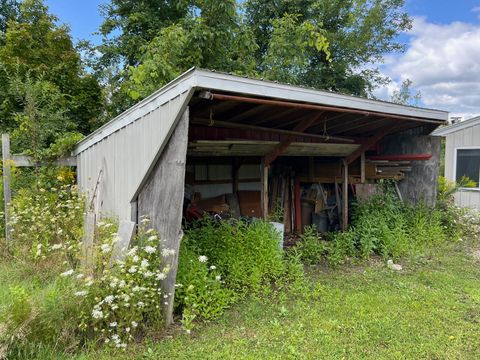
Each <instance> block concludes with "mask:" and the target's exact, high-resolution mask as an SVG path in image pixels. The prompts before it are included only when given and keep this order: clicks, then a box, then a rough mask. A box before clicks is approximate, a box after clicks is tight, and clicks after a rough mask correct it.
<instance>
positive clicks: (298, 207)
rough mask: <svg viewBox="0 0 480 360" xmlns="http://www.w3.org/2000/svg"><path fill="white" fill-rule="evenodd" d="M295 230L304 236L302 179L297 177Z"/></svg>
mask: <svg viewBox="0 0 480 360" xmlns="http://www.w3.org/2000/svg"><path fill="white" fill-rule="evenodd" d="M294 192H295V230H297V233H299V234H302V233H303V231H302V230H303V229H302V204H301V201H300V197H301V196H302V194H301V192H300V179H299V178H298V177H295V191H294Z"/></svg>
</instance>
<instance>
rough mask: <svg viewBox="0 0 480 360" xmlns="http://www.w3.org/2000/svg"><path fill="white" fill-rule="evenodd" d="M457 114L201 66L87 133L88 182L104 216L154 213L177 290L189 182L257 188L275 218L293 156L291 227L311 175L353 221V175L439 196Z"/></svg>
mask: <svg viewBox="0 0 480 360" xmlns="http://www.w3.org/2000/svg"><path fill="white" fill-rule="evenodd" d="M447 118H448V114H447V113H446V112H443V111H438V110H429V109H423V108H415V107H409V106H403V105H398V104H392V103H388V102H382V101H375V100H370V99H365V98H359V97H353V96H346V95H340V94H337V93H333V92H328V91H319V90H314V89H309V88H303V87H298V86H291V85H285V84H278V83H275V82H269V81H263V80H254V79H249V78H244V77H238V76H233V75H228V74H222V73H216V72H211V71H205V70H199V69H191V70H189V71H187V72H186V73H184V74H182V75H181V76H179V77H178V78H177V79H175V80H174V81H172V82H171V83H169V84H167V85H166V86H164V87H163V88H162V89H160V90H158V91H157V92H155V93H153V94H152V95H151V96H149V97H148V98H146V99H144V100H143V101H141V102H139V103H138V104H137V105H135V106H133V107H132V108H130V109H129V110H127V111H126V112H124V113H123V114H121V115H119V116H118V117H116V118H115V119H113V120H112V121H110V122H109V123H107V124H106V125H104V126H103V127H101V128H100V129H98V130H97V131H95V132H94V133H92V134H91V135H89V136H88V137H86V138H85V139H84V140H83V141H81V142H80V143H79V144H78V146H77V147H76V149H75V152H74V155H76V156H77V166H78V182H79V186H80V188H81V189H82V190H83V191H86V192H88V193H90V194H93V192H95V196H96V197H97V199H96V200H97V201H96V203H97V204H98V210H99V212H100V213H101V214H103V215H104V216H115V217H118V218H119V219H128V220H131V221H134V222H138V221H139V219H140V217H141V216H148V217H149V218H150V219H151V221H152V225H153V226H154V227H155V228H156V229H157V230H158V232H159V234H160V236H161V237H162V239H163V240H164V242H165V246H166V247H168V248H171V249H174V250H175V254H176V255H175V256H174V257H173V258H172V259H171V261H172V264H171V265H172V271H171V272H170V275H169V277H168V278H167V279H166V280H165V283H164V287H165V289H166V290H167V293H171V294H172V295H171V296H172V297H173V294H174V283H175V277H176V262H177V256H178V255H177V254H178V249H179V243H180V239H181V221H182V214H183V204H184V191H185V183H187V184H188V185H189V186H191V185H193V186H194V187H196V188H195V189H194V192H196V191H197V190H198V193H199V194H203V195H204V197H206V196H208V195H209V196H215V195H218V193H219V192H220V193H221V192H223V193H236V192H238V191H242V190H254V191H258V192H259V194H260V209H261V211H260V214H257V215H260V216H263V217H266V216H267V214H268V213H269V211H271V209H272V207H273V205H274V204H272V201H271V199H270V198H269V194H272V191H273V189H272V188H274V187H275V186H276V185H275V184H272V183H271V182H270V183H269V177H271V176H272V167H273V166H274V165H275V164H276V163H278V164H280V163H281V162H282V166H284V167H288V168H289V169H291V170H292V172H291V175H289V176H291V178H289V179H290V180H291V184H292V192H291V195H290V196H291V200H292V203H295V204H294V206H293V205H292V208H291V209H290V208H289V209H287V210H288V211H291V213H292V214H293V213H294V212H295V213H296V214H297V215H296V216H293V215H292V222H291V224H290V226H291V227H292V229H293V228H295V229H297V230H300V229H301V224H299V222H300V215H299V214H300V212H301V210H300V197H299V196H298V194H299V185H300V183H301V182H308V183H325V184H335V190H336V191H337V190H338V191H337V198H338V197H341V198H342V201H341V204H342V205H341V206H342V212H341V217H342V221H341V223H342V226H343V227H344V228H345V227H346V225H347V222H348V197H349V193H351V192H352V190H351V189H350V188H349V184H357V183H358V184H361V183H365V182H373V181H375V180H376V179H379V178H386V179H403V181H401V182H400V191H401V193H402V194H403V195H404V198H405V199H406V200H410V201H418V200H420V199H423V200H425V201H427V202H430V203H431V202H432V201H434V200H433V199H434V197H435V192H436V176H437V172H438V165H439V152H440V145H439V141H438V139H436V138H431V137H429V136H428V135H429V134H430V133H431V132H432V131H433V130H434V129H435V128H437V127H438V126H439V125H442V124H445V123H446V121H447ZM416 160H423V161H421V162H418V161H416ZM392 161H393V163H392ZM186 170H187V171H188V172H189V173H191V174H192V176H191V177H190V176H189V175H188V174H187V176H186ZM186 178H187V179H186ZM290 180H289V181H290ZM289 184H290V182H289V183H288V185H287V186H289ZM402 184H403V185H402ZM277 185H278V184H277ZM337 185H338V188H337ZM95 189H97V190H98V189H101V191H97V190H95ZM294 194H295V196H294ZM339 194H340V195H339ZM170 300H171V301H169V302H168V303H169V306H168V308H167V309H166V314H167V321H170V320H171V312H172V304H173V299H170Z"/></svg>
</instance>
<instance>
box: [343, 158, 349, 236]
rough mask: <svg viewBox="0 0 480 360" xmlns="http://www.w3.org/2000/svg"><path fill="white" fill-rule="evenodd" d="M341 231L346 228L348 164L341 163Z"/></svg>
mask: <svg viewBox="0 0 480 360" xmlns="http://www.w3.org/2000/svg"><path fill="white" fill-rule="evenodd" d="M342 185H343V194H342V198H343V199H342V207H343V209H342V231H346V230H347V229H348V164H347V163H346V162H344V163H343V184H342Z"/></svg>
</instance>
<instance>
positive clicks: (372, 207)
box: [295, 178, 474, 266]
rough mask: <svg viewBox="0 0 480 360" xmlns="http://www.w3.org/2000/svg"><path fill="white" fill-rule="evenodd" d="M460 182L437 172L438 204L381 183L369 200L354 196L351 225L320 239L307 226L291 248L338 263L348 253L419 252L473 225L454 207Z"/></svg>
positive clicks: (308, 259)
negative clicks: (410, 198) (409, 198)
mask: <svg viewBox="0 0 480 360" xmlns="http://www.w3.org/2000/svg"><path fill="white" fill-rule="evenodd" d="M459 186H461V184H460V185H459V184H447V183H446V182H445V179H444V178H440V184H439V196H438V201H437V205H436V207H434V208H429V207H427V206H426V205H424V204H423V203H421V202H420V203H418V204H417V205H415V206H413V205H409V204H405V203H402V202H401V201H400V200H399V199H398V197H397V195H396V193H395V191H394V188H393V186H392V184H391V183H388V182H386V183H383V185H382V191H381V192H380V193H378V194H376V195H374V196H372V197H371V198H370V199H369V200H367V201H364V202H357V203H356V204H355V205H354V207H353V211H352V213H353V214H352V225H351V227H350V228H349V230H348V231H346V232H343V233H332V234H327V235H326V236H325V237H324V239H322V238H321V237H320V235H319V234H317V233H316V231H315V229H314V228H307V229H306V231H305V233H304V234H303V235H302V237H301V241H300V242H299V244H298V245H297V246H296V248H295V251H296V252H298V253H299V254H300V258H302V260H303V261H304V262H305V263H307V264H318V263H320V262H321V260H322V259H326V260H327V262H328V263H329V264H330V265H333V266H338V265H341V264H343V263H344V262H345V261H346V260H347V259H348V258H356V259H363V260H365V259H369V258H370V257H371V256H372V255H379V256H381V257H382V258H383V259H385V260H387V259H394V260H395V259H399V258H401V257H404V256H411V255H415V254H417V255H418V254H421V253H423V252H424V251H425V250H426V249H428V248H432V247H435V246H439V245H441V244H444V243H446V242H447V241H449V242H455V241H458V240H460V239H461V238H462V236H463V235H464V234H467V233H469V232H470V230H468V229H470V228H472V227H474V226H473V225H472V224H471V223H468V225H467V224H465V222H466V221H467V220H468V219H469V218H470V217H469V216H468V210H462V209H459V208H457V207H456V206H455V205H454V203H453V199H452V197H453V193H454V192H455V191H456V189H457V188H458V187H459Z"/></svg>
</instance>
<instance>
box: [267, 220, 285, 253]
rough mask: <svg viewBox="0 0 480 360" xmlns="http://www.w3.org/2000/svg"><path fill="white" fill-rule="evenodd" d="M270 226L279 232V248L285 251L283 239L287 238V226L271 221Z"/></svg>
mask: <svg viewBox="0 0 480 360" xmlns="http://www.w3.org/2000/svg"><path fill="white" fill-rule="evenodd" d="M270 224H272V226H273V227H274V229H275V230H276V231H277V232H278V246H279V247H280V249H282V250H283V239H284V236H285V225H284V224H283V223H279V222H274V221H270Z"/></svg>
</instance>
